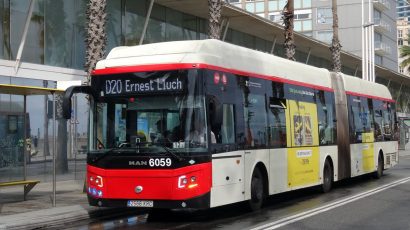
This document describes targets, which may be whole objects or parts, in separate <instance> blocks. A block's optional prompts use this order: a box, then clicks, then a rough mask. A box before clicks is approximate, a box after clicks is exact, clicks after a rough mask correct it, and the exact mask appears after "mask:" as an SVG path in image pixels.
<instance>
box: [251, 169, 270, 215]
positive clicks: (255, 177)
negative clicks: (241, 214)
mask: <svg viewBox="0 0 410 230" xmlns="http://www.w3.org/2000/svg"><path fill="white" fill-rule="evenodd" d="M250 194H251V198H250V199H249V201H248V206H249V209H250V210H251V211H256V210H259V209H261V208H262V206H263V203H264V202H265V200H266V198H267V197H268V195H269V182H268V171H267V170H266V167H265V165H264V164H263V163H262V162H258V163H257V164H256V165H255V167H254V169H253V172H252V176H251V184H250Z"/></svg>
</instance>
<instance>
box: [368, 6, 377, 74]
mask: <svg viewBox="0 0 410 230" xmlns="http://www.w3.org/2000/svg"><path fill="white" fill-rule="evenodd" d="M372 2H373V0H369V24H370V25H371V26H370V28H369V29H370V45H369V48H370V81H371V82H375V79H376V77H375V71H374V23H373V21H374V19H373V10H372V9H373V4H372Z"/></svg>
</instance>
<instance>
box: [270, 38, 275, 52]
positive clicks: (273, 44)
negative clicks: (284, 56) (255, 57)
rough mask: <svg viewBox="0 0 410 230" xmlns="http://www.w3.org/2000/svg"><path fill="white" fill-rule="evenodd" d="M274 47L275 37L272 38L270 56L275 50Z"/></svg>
mask: <svg viewBox="0 0 410 230" xmlns="http://www.w3.org/2000/svg"><path fill="white" fill-rule="evenodd" d="M275 45H276V35H275V36H274V37H273V43H272V49H271V50H270V53H271V54H273V51H274V50H275Z"/></svg>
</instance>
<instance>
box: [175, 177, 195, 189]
mask: <svg viewBox="0 0 410 230" xmlns="http://www.w3.org/2000/svg"><path fill="white" fill-rule="evenodd" d="M197 186H198V183H197V178H196V176H187V175H183V176H180V177H179V178H178V188H195V187H197Z"/></svg>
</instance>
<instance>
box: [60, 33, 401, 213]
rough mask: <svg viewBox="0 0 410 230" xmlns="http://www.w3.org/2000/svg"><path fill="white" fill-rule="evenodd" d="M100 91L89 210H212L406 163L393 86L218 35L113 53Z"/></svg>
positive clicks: (95, 89)
mask: <svg viewBox="0 0 410 230" xmlns="http://www.w3.org/2000/svg"><path fill="white" fill-rule="evenodd" d="M79 92H82V93H87V94H90V95H91V96H90V100H91V102H90V105H91V110H90V127H89V130H90V131H89V151H88V157H87V190H88V199H89V203H90V205H93V206H108V207H113V206H115V207H153V208H170V209H171V208H172V209H173V208H182V209H184V208H194V209H204V208H212V207H217V206H222V205H226V204H231V203H236V202H242V201H248V202H249V205H250V207H251V208H252V209H254V210H255V209H259V208H260V207H261V206H262V205H263V202H264V200H265V198H266V197H267V196H269V195H272V194H278V193H282V192H286V191H291V190H296V189H301V188H306V187H311V186H320V187H321V189H322V190H323V191H324V192H327V191H329V190H330V189H331V186H332V183H333V182H334V181H339V180H342V179H346V178H351V177H355V176H359V175H363V174H374V175H375V177H380V176H382V173H383V170H385V169H387V168H390V167H392V166H394V165H395V164H397V162H398V150H397V149H398V145H397V140H396V139H397V137H396V136H395V132H396V130H395V127H396V115H395V103H394V100H392V97H391V95H390V93H389V91H388V89H387V88H386V87H385V86H383V85H380V84H377V83H372V82H367V81H363V80H361V79H359V78H355V77H351V76H346V75H343V74H341V73H332V72H329V71H327V70H325V69H320V68H315V67H312V66H308V65H304V64H301V63H298V62H292V61H288V60H285V59H283V58H279V57H275V56H273V55H270V54H266V53H263V52H258V51H254V50H250V49H247V48H243V47H239V46H236V45H232V44H228V43H224V42H221V41H217V40H201V41H177V42H164V43H156V44H148V45H142V46H135V47H119V48H115V49H113V50H112V51H111V52H110V53H109V55H108V56H107V58H106V59H105V60H102V61H100V62H98V64H97V66H96V69H95V71H94V72H93V74H92V78H91V86H77V87H71V88H69V89H68V90H67V91H66V94H65V98H64V105H65V107H64V109H65V116H66V117H67V118H68V117H69V116H70V113H69V108H70V107H69V105H70V97H71V95H72V94H73V93H79Z"/></svg>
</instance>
